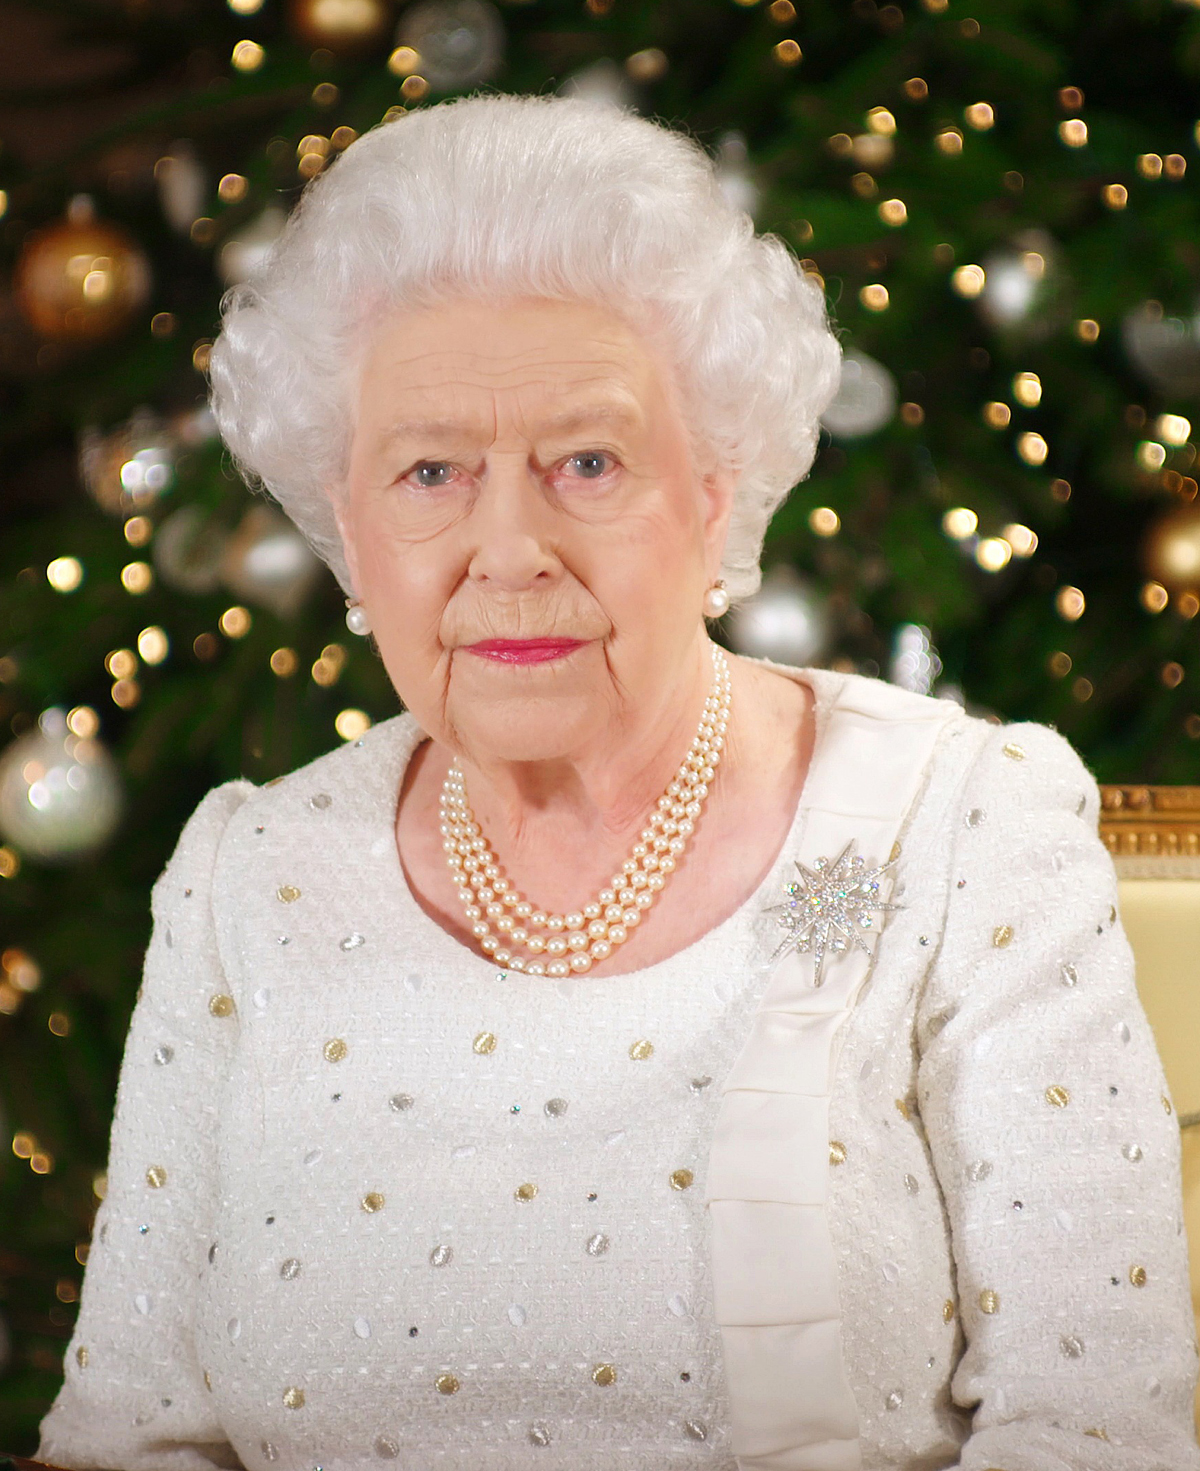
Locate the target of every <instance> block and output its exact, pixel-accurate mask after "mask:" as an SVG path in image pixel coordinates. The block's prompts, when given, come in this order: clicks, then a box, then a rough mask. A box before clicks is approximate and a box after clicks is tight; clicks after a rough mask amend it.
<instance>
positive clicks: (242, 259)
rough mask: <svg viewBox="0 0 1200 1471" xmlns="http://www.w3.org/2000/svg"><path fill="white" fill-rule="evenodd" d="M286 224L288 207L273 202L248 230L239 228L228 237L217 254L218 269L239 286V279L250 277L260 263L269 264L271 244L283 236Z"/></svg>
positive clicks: (232, 283)
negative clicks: (281, 234) (281, 207)
mask: <svg viewBox="0 0 1200 1471" xmlns="http://www.w3.org/2000/svg"><path fill="white" fill-rule="evenodd" d="M285 224H287V212H286V210H282V209H280V207H279V206H278V205H277V204H271V205H268V206H267V208H266V209H264V210H263V212H262V214H260V215H259V216H258V218H257V219H255V220H252V221H251V222H250V223H249V224H248V225H247V226H246V227H245V229H244V230H239V231H238V232H237V233H236V234H234V235H231V236H230V237H229V239H228V240H226V241H225V243H224V245H222V246H221V250H220V253H219V255H218V256H217V269H218V270H219V271H220V273H221V279H222V281H224V282H225V284H226V286H236V285H238V284H239V282H242V281H246V280H248V279H249V278H250V277H251V276H252V275H253V274H254V273H255V271H257V270H258V269H259V267H260V266H263V265H265V264H266V261H267V257H268V256H269V255H270V254H271V247H272V246H273V245H274V244H275V242H276V240H278V239H279V236H280V233H281V232H282V230H283V227H284V225H285Z"/></svg>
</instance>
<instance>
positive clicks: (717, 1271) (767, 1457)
mask: <svg viewBox="0 0 1200 1471" xmlns="http://www.w3.org/2000/svg"><path fill="white" fill-rule="evenodd" d="M960 717H961V711H960V710H958V708H957V707H956V706H954V705H953V704H951V703H950V702H949V701H941V700H928V699H922V698H919V697H915V696H912V695H909V694H907V693H905V692H904V691H902V690H898V689H896V688H895V687H894V686H890V685H886V684H882V683H880V684H874V683H866V682H863V681H858V680H848V681H846V683H845V685H843V687H842V689H841V690H840V691H838V692H837V694H836V695H835V696H834V699H833V702H832V706H831V708H830V710H829V713H828V716H827V721H828V723H827V725H826V727H825V730H824V733H823V736H822V739H821V740H820V741H819V742H818V745H817V749H816V752H815V753H814V756H813V762H812V765H811V767H810V769H809V772H808V776H807V779H806V782H805V787H804V793H803V796H802V799H801V813H800V816H801V822H800V829H799V836H798V843H799V847H798V848H797V849H796V850H795V851H789V852H788V854H787V855H786V856H787V857H788V858H789V859H799V860H800V861H801V862H803V863H804V864H806V865H807V866H808V867H810V868H811V867H812V866H813V865H814V863H815V861H816V859H817V858H821V857H823V858H827V859H829V860H830V861H832V860H833V859H834V858H835V857H836V856H837V855H838V854H839V853H840V852H841V851H842V849H843V848H844V847H845V846H846V844H847V843H848V842H849V841H850V840H851V839H853V840H854V841H855V852H856V853H858V854H860V855H862V856H863V857H864V858H865V859H866V861H867V864H868V865H871V866H873V865H875V864H879V863H885V862H887V860H888V859H889V858H890V857H891V856H892V852H893V848H894V846H895V844H896V842H897V840H898V838H899V835H900V833H901V831H902V829H903V828H904V825H905V820H906V818H907V816H908V814H909V811H910V809H911V808H912V806H913V804H914V802H915V801H916V799H917V797H918V795H919V793H920V791H921V789H922V787H923V786H924V783H925V779H926V775H927V772H928V769H929V765H930V761H931V758H932V756H933V751H934V747H935V745H936V743H937V740H938V737H939V735H940V734H941V732H942V730H943V729H944V727H945V726H946V725H947V723H948V722H950V721H953V720H955V719H958V718H960ZM894 872H895V870H894V869H893V870H889V871H888V872H887V873H886V874H885V875H883V877H882V878H881V880H880V882H881V888H880V893H879V897H880V898H881V899H883V900H885V901H886V900H887V899H888V898H889V895H890V890H891V887H892V875H893V874H894ZM784 897H785V895H784V894H783V893H782V892H781V893H780V895H779V900H780V902H782V901H783V899H784ZM876 927H877V928H883V923H882V919H881V918H877V919H876ZM782 933H783V932H782V931H781V932H780V935H781V937H782ZM872 935H875V938H874V939H872V938H871V936H872ZM863 938H864V940H865V941H866V943H867V945H868V947H869V948H870V949H871V951H872V953H871V954H870V955H865V954H863V953H862V952H861V951H859V950H856V949H854V950H850V951H847V952H843V953H842V954H840V955H828V956H827V957H826V960H825V967H824V981H823V983H822V985H821V986H820V987H819V988H817V987H816V986H814V984H813V976H814V970H815V965H814V960H813V957H812V955H811V954H810V955H798V954H796V953H795V952H794V951H793V952H791V953H789V954H788V955H786V956H785V957H784V958H783V959H782V960H780V961H779V963H778V964H777V966H776V967H775V969H774V971H773V973H772V974H771V975H770V977H769V979H768V982H767V985H766V989H765V991H764V993H763V998H762V1001H761V1003H760V1005H759V1007H758V1010H757V1012H756V1014H755V1017H754V1021H753V1024H752V1027H751V1031H750V1036H749V1038H748V1040H747V1041H746V1044H745V1046H744V1047H743V1049H742V1051H741V1053H740V1054H739V1056H738V1058H737V1061H736V1062H735V1063H734V1066H733V1069H732V1071H731V1072H730V1074H729V1076H728V1078H727V1079H726V1082H725V1086H724V1088H723V1090H722V1099H721V1106H720V1110H719V1112H718V1115H717V1122H716V1126H715V1130H714V1134H713V1141H712V1147H711V1152H710V1156H709V1168H708V1195H707V1204H708V1208H709V1211H710V1214H711V1223H712V1234H711V1240H712V1279H713V1299H714V1315H715V1318H716V1322H717V1324H718V1325H719V1327H720V1330H721V1339H722V1347H723V1350H724V1358H725V1374H726V1385H727V1390H728V1395H729V1404H730V1414H731V1421H732V1439H733V1451H734V1455H735V1456H736V1457H737V1463H738V1466H739V1467H740V1468H742V1471H861V1467H862V1452H861V1449H860V1443H859V1424H858V1411H857V1407H856V1405H855V1402H854V1396H853V1393H852V1391H851V1388H850V1383H849V1380H848V1379H847V1376H846V1371H845V1367H844V1364H843V1359H842V1330H841V1307H840V1304H839V1300H838V1289H837V1272H836V1264H835V1260H834V1252H833V1242H832V1239H831V1236H830V1231H829V1221H828V1216H827V1212H826V1205H827V1201H828V1196H829V1188H828V1187H829V1171H830V1168H831V1158H830V1139H829V1099H830V1093H831V1090H832V1086H833V1079H834V1074H835V1072H836V1068H837V1060H838V1054H839V1052H840V1050H841V1036H842V1032H843V1024H844V1022H845V1021H846V1018H847V1017H848V1016H849V1014H850V1012H851V1011H852V1010H853V1008H854V1005H855V1002H856V1001H857V999H858V996H859V993H860V992H861V990H862V988H863V985H864V983H865V982H866V980H867V977H868V975H869V974H870V971H871V967H872V965H873V964H874V958H875V951H876V950H877V948H878V945H879V939H878V936H877V934H876V930H874V929H873V930H870V931H867V932H865V933H864V936H863Z"/></svg>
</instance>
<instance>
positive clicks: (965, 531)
mask: <svg viewBox="0 0 1200 1471" xmlns="http://www.w3.org/2000/svg"><path fill="white" fill-rule="evenodd" d="M978 526H979V517H978V516H977V515H976V514H975V512H974V511H972V510H969V509H968V508H967V507H966V506H955V507H954V509H953V510H950V511H947V512H946V514H945V515H944V516H943V517H942V530H943V531H944V532H945V533H946V535H947V536H949V537H952V538H953V539H954V540H955V541H966V539H967V538H968V537H969V536H974V535H975V531H976V529H977V527H978Z"/></svg>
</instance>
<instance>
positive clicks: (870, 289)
mask: <svg viewBox="0 0 1200 1471" xmlns="http://www.w3.org/2000/svg"><path fill="white" fill-rule="evenodd" d="M858 299H859V301H861V302H862V304H863V306H865V307H866V309H867V310H868V311H869V312H885V311H887V309H888V302H889V300H890V298H889V297H888V289H887V287H886V286H882V285H880V283H879V282H878V281H874V282H872V283H871V285H869V286H864V287H863V289H862V290H861V291H860V292H859V293H858Z"/></svg>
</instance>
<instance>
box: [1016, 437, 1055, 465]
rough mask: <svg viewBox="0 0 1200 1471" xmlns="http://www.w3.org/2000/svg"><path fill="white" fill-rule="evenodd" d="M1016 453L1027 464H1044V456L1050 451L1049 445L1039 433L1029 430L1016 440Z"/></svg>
mask: <svg viewBox="0 0 1200 1471" xmlns="http://www.w3.org/2000/svg"><path fill="white" fill-rule="evenodd" d="M1017 453H1018V454H1019V455H1020V456H1021V458H1022V459H1023V460H1024V461H1025V463H1026V464H1027V465H1044V464H1045V463H1046V456H1047V455H1048V454H1049V453H1050V446H1049V445H1048V444H1047V443H1046V441H1045V440H1044V439H1043V438H1042V436H1041V435H1040V434H1035V433H1033V432H1032V431H1030V432H1029V433H1027V434H1022V435H1021V436H1020V438H1019V439H1018V440H1017Z"/></svg>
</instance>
